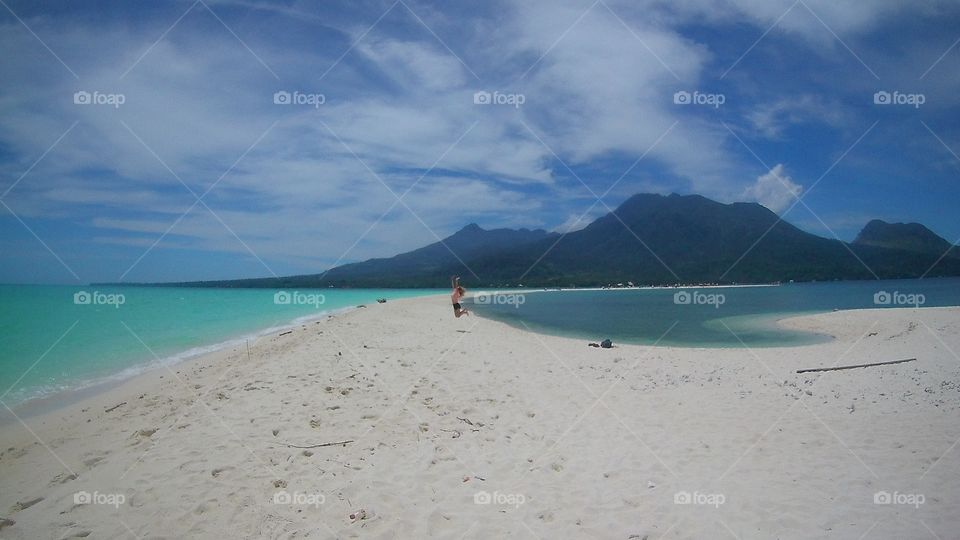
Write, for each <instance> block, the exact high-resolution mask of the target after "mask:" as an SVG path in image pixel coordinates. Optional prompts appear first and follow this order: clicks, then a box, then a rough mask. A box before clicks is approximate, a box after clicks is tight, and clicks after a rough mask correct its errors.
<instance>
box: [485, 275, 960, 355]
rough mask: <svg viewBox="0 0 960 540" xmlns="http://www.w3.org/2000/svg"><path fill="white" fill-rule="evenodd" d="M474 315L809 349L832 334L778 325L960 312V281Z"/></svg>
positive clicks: (574, 331) (579, 293)
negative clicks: (843, 315) (834, 317)
mask: <svg viewBox="0 0 960 540" xmlns="http://www.w3.org/2000/svg"><path fill="white" fill-rule="evenodd" d="M471 292H472V294H473V297H472V298H471V299H470V301H469V303H470V304H471V308H472V309H474V310H475V311H476V312H477V314H479V315H481V316H484V317H490V318H493V319H496V320H499V321H503V322H505V323H508V324H510V325H513V326H516V327H518V328H525V329H530V330H534V331H537V332H543V333H548V334H555V335H563V336H570V337H577V338H583V339H586V340H590V341H596V342H599V341H601V340H603V339H606V338H609V339H611V340H613V341H614V342H624V343H636V344H648V345H649V344H653V343H659V344H660V345H672V346H682V347H742V346H749V347H776V346H791V345H806V344H813V343H819V342H823V341H827V340H829V339H830V338H829V336H825V335H818V334H812V333H805V332H797V331H790V330H786V329H783V328H781V327H779V326H777V324H776V321H777V319H780V318H783V317H787V316H791V315H798V314H805V313H823V312H829V311H833V310H835V309H841V310H842V309H861V308H897V307H915V306H916V307H935V306H960V278H937V279H922V280H916V279H911V280H887V281H844V282H828V283H798V284H783V285H779V286H760V287H717V288H713V287H706V288H696V287H687V288H677V289H672V288H671V289H608V290H599V291H598V290H563V291H533V292H520V291H500V292H499V294H496V293H495V292H493V291H471Z"/></svg>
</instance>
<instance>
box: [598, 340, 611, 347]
mask: <svg viewBox="0 0 960 540" xmlns="http://www.w3.org/2000/svg"><path fill="white" fill-rule="evenodd" d="M600 346H601V347H602V348H604V349H612V348H613V342H612V341H610V340H609V339H605V340H603V341H601V342H600Z"/></svg>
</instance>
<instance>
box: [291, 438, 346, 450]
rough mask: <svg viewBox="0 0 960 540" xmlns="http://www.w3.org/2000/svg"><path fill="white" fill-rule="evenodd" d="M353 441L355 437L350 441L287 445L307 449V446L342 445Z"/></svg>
mask: <svg viewBox="0 0 960 540" xmlns="http://www.w3.org/2000/svg"><path fill="white" fill-rule="evenodd" d="M352 442H353V439H351V440H349V441H337V442H328V443H322V444H311V445H309V446H297V445H296V444H288V445H287V446H288V447H290V448H303V449H307V448H323V447H324V446H339V445H341V444H348V443H352Z"/></svg>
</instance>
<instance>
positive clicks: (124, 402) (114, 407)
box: [103, 401, 127, 412]
mask: <svg viewBox="0 0 960 540" xmlns="http://www.w3.org/2000/svg"><path fill="white" fill-rule="evenodd" d="M126 404H127V402H126V401H123V402H121V403H117V404H116V405H114V406H113V407H110V408H107V409H104V411H103V412H110V411H112V410H114V409H117V408H119V407H120V406H122V405H126Z"/></svg>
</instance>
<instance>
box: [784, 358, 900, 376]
mask: <svg viewBox="0 0 960 540" xmlns="http://www.w3.org/2000/svg"><path fill="white" fill-rule="evenodd" d="M914 360H916V358H907V359H905V360H891V361H889V362H873V363H871V364H855V365H852V366H837V367H828V368H814V369H798V370H797V373H810V372H813V371H839V370H841V369H854V368H862V367H873V366H889V365H891V364H902V363H904V362H913V361H914Z"/></svg>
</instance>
